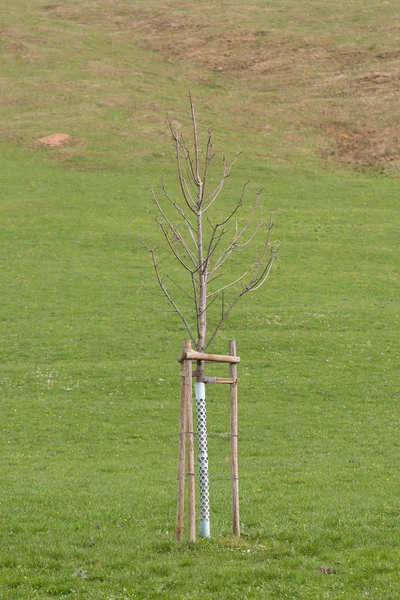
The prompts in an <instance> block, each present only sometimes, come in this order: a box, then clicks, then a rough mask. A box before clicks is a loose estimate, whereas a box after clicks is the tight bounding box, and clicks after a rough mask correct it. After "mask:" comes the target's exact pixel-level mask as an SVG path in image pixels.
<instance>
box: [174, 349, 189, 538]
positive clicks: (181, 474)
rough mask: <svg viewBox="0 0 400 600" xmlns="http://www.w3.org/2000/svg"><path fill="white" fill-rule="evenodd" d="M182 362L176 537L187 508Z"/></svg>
mask: <svg viewBox="0 0 400 600" xmlns="http://www.w3.org/2000/svg"><path fill="white" fill-rule="evenodd" d="M186 344H187V342H184V343H183V344H182V352H185V350H186ZM186 362H187V361H184V362H183V363H181V385H180V403H179V438H178V440H179V441H178V502H177V510H176V539H177V540H181V539H182V535H183V516H184V510H185V430H186V374H185V364H186Z"/></svg>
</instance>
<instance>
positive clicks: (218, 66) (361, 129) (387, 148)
mask: <svg viewBox="0 0 400 600" xmlns="http://www.w3.org/2000/svg"><path fill="white" fill-rule="evenodd" d="M44 10H45V11H47V12H48V13H50V14H52V15H53V16H54V17H57V18H67V19H72V20H78V21H83V22H85V23H89V24H90V23H99V22H100V23H101V24H102V25H103V26H104V25H107V27H108V28H109V29H111V30H113V31H114V32H115V33H119V34H120V36H121V38H122V39H126V37H127V36H128V37H129V38H131V39H132V40H134V41H135V42H136V43H139V44H141V45H142V46H143V47H145V48H147V49H150V50H152V51H155V52H156V53H158V54H159V55H161V56H162V57H163V59H164V60H166V61H174V62H191V63H193V64H194V65H197V67H198V71H197V75H198V77H199V78H200V79H207V77H208V76H209V73H210V71H211V72H218V73H220V74H221V75H223V76H224V78H225V80H226V81H227V83H228V84H229V83H231V85H232V84H234V85H235V86H236V87H237V86H239V87H247V88H250V89H254V90H257V91H265V92H268V93H271V92H272V93H274V97H275V98H276V99H277V101H278V104H283V105H286V110H285V113H286V115H285V116H284V117H283V118H284V120H286V121H287V124H288V127H289V129H290V128H291V125H292V126H293V125H295V126H296V129H297V130H298V129H299V128H302V127H304V128H312V129H313V130H314V132H315V134H316V138H318V142H316V148H315V151H316V152H319V153H320V154H321V155H322V156H323V157H324V158H331V159H334V160H341V161H344V162H346V163H350V164H356V165H366V166H384V165H387V164H388V163H396V162H399V160H400V142H399V140H400V109H399V102H398V94H399V91H400V64H399V59H400V48H399V47H398V45H397V44H396V40H397V39H398V34H399V32H400V23H399V22H398V21H397V22H396V21H393V20H391V21H388V20H386V19H382V20H381V21H380V22H379V23H377V24H373V25H371V24H369V25H368V26H366V25H365V24H364V23H363V22H362V21H361V22H360V23H357V22H356V23H348V24H346V23H345V19H346V15H343V22H342V23H341V22H340V18H339V16H338V19H339V24H338V26H337V29H336V30H335V26H334V23H331V28H330V27H329V23H330V20H329V16H330V17H332V15H325V19H324V16H320V17H319V19H317V17H316V16H315V14H312V13H311V12H310V13H309V14H307V9H306V8H303V9H301V8H300V7H298V8H296V7H295V6H289V8H288V10H287V11H286V16H288V17H289V18H288V20H287V26H286V27H285V28H284V29H282V28H281V26H280V25H281V20H282V19H284V18H285V11H284V10H283V9H282V8H277V9H268V8H261V7H258V6H243V5H242V6H240V5H237V6H235V5H229V4H228V3H227V4H226V5H225V6H224V5H220V4H217V3H214V2H212V3H208V4H207V7H206V8H205V7H204V6H203V5H202V4H199V5H196V6H194V5H193V4H190V5H186V6H185V5H181V6H180V7H179V8H177V7H176V4H170V5H168V4H165V3H163V4H161V5H160V4H158V5H157V4H156V5H154V6H152V7H150V8H147V9H144V8H142V7H137V6H136V7H134V6H132V5H130V6H127V5H126V2H121V1H118V0H117V1H112V2H111V1H110V0H103V1H102V2H97V3H96V5H95V6H93V4H91V3H86V6H82V5H80V6H79V5H78V4H77V3H72V5H71V3H69V4H68V5H67V4H63V3H60V2H59V3H53V4H47V5H45V6H44ZM324 22H325V25H326V27H325V31H324V27H323V25H324ZM307 25H308V27H309V28H310V27H311V28H312V27H313V26H314V27H315V30H316V33H312V32H310V31H309V30H308V31H307V27H306V26H307ZM302 27H303V28H304V29H305V31H303V30H302ZM346 28H347V30H348V34H349V38H348V39H347V37H346ZM350 34H352V35H351V36H350ZM352 39H353V40H354V39H356V40H357V39H358V42H355V41H351V40H352ZM267 100H268V101H269V98H266V101H267ZM257 102H258V103H259V106H258V107H257V108H255V107H254V108H255V112H258V113H259V114H261V113H262V112H263V106H262V105H263V103H262V102H261V105H260V98H259V97H258V101H257Z"/></svg>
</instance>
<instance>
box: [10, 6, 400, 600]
mask: <svg viewBox="0 0 400 600" xmlns="http://www.w3.org/2000/svg"><path fill="white" fill-rule="evenodd" d="M339 9H340V10H339ZM3 13H4V19H3V25H2V29H1V31H0V44H1V48H2V54H3V62H2V66H1V71H0V76H1V80H2V84H3V85H2V86H1V91H0V94H1V99H2V101H1V103H0V104H1V106H0V121H1V133H0V151H1V155H2V167H3V168H2V183H3V185H2V191H3V193H2V196H1V200H0V202H1V214H2V219H1V223H0V228H1V238H0V243H1V255H0V256H1V260H2V268H1V271H0V290H1V306H2V309H1V313H0V314H1V316H0V328H1V340H2V344H1V346H0V352H1V365H0V392H1V394H0V402H1V413H2V426H1V438H0V439H1V449H2V452H1V473H2V486H1V491H0V512H1V525H0V526H1V539H2V544H1V547H0V597H1V598H4V599H5V600H12V599H14V598H15V599H17V598H24V599H34V598H59V599H64V598H65V599H66V598H76V599H82V600H86V599H89V600H91V599H93V600H97V599H98V600H128V599H129V600H130V599H133V598H138V599H153V598H158V597H163V598H166V599H169V598H170V599H180V598H182V599H184V598H188V599H189V598H193V599H197V600H199V599H204V600H208V599H232V598H238V599H239V598H240V599H243V600H244V599H246V598H247V599H248V600H253V599H254V600H258V599H263V598H268V599H272V600H275V599H276V600H284V599H293V600H319V599H321V600H323V599H325V598H328V599H332V600H337V599H338V598H345V599H347V600H362V599H364V598H366V599H372V600H394V599H395V598H400V594H399V592H398V590H399V585H400V573H399V560H400V551H399V542H398V531H399V514H400V512H399V509H400V507H399V491H400V485H399V483H400V482H399V469H398V454H399V446H400V442H399V431H398V429H399V426H398V423H399V409H398V400H399V389H398V383H397V381H398V359H399V347H398V339H399V322H398V290H399V284H398V250H399V244H398V231H399V221H400V219H399V213H398V196H399V194H398V189H399V145H398V137H397V136H398V135H399V132H398V122H399V121H398V117H399V108H398V102H397V95H396V90H398V64H397V60H398V50H397V48H396V37H397V34H398V20H397V21H396V17H398V15H396V11H395V7H394V5H393V4H389V3H382V5H380V6H377V5H376V6H375V5H374V6H371V3H370V2H367V1H366V0H365V1H362V0H359V1H357V0H351V1H349V2H340V3H339V5H338V4H336V5H335V6H331V7H327V5H326V3H325V2H323V1H322V0H319V1H315V2H313V3H312V5H311V6H310V3H307V2H305V1H304V0H301V1H298V2H291V1H289V0H288V1H283V0H281V1H277V2H274V3H272V2H267V3H263V2H257V1H252V2H240V3H239V2H234V1H233V0H229V1H227V2H225V3H223V4H219V3H216V2H211V3H207V5H206V4H205V3H202V2H198V3H192V2H184V3H182V4H181V3H180V4H179V6H178V5H177V3H173V2H164V1H162V2H146V3H144V2H143V0H140V1H139V0H136V1H131V2H129V3H128V2H122V1H116V2H110V1H108V0H102V1H96V2H95V1H89V0H86V1H85V2H77V0H71V1H69V2H57V3H56V2H53V3H49V0H46V1H42V0H21V1H20V2H18V3H13V2H10V1H6V2H3ZM239 42H240V44H239V46H238V45H237V43H239ZM238 47H239V48H240V50H238ZM396 65H397V66H396ZM189 87H190V89H191V90H192V94H193V96H194V99H195V103H196V108H197V114H198V118H199V122H200V126H201V132H202V135H203V140H204V129H205V128H206V127H208V126H211V127H212V129H213V132H214V141H215V146H216V149H217V151H218V157H217V158H216V165H215V167H214V168H215V171H214V172H213V177H214V178H217V176H218V172H219V169H220V166H219V162H218V161H220V159H221V156H222V154H223V153H224V152H225V153H226V154H227V155H228V157H230V158H232V157H233V156H234V154H235V152H236V149H237V147H238V146H240V147H241V149H242V150H243V154H242V156H241V158H240V160H239V162H238V163H237V165H236V166H235V169H234V171H233V173H232V176H231V178H230V179H229V181H228V187H227V191H226V193H225V194H224V196H223V197H222V198H221V205H220V208H219V209H218V210H220V211H221V213H223V212H224V211H225V210H228V209H229V207H230V206H232V201H233V200H232V198H234V199H235V198H236V197H237V194H238V191H239V190H240V189H241V186H242V184H243V183H244V182H245V181H246V180H247V178H248V177H249V176H250V178H251V181H252V183H253V184H254V185H255V186H258V187H261V186H263V187H264V192H263V194H262V200H263V203H264V204H265V207H266V210H267V211H269V210H274V209H278V213H277V214H276V215H275V222H276V226H275V228H274V236H275V239H276V240H279V241H280V242H281V247H280V252H279V254H280V258H279V261H278V262H277V263H276V264H275V265H274V267H273V270H272V272H271V275H270V278H269V280H268V281H267V283H266V285H265V287H264V288H262V290H260V291H259V292H258V293H257V295H256V294H254V296H253V295H251V296H249V297H245V298H244V299H243V302H242V303H241V304H239V305H238V307H237V308H236V309H235V311H234V312H233V314H232V315H231V317H230V318H229V319H228V321H227V322H226V324H225V326H224V328H223V330H222V331H221V334H220V336H219V337H218V338H217V340H216V342H215V344H214V346H213V348H212V350H213V351H215V352H220V353H224V354H225V353H226V351H227V343H228V340H229V339H231V338H235V339H236V340H237V346H238V353H239V355H240V356H241V363H240V366H239V469H240V498H241V521H242V536H241V538H240V539H236V538H234V537H232V536H231V523H230V497H229V489H230V482H229V481H228V479H226V477H227V476H228V475H229V440H227V439H226V438H225V436H224V435H221V434H225V433H226V432H227V431H228V430H229V413H228V402H229V399H228V395H227V390H226V389H225V387H224V386H220V387H222V388H223V389H222V390H221V389H220V387H218V386H214V387H211V386H210V388H209V389H208V390H207V394H208V406H207V410H208V418H209V429H210V431H211V433H212V435H211V436H210V439H209V452H210V470H211V473H212V474H213V476H212V477H211V533H212V537H211V539H209V540H200V541H199V542H197V543H196V544H195V545H190V544H188V543H187V542H186V541H183V542H181V543H178V542H176V541H175V531H174V527H175V511H176V473H177V448H178V440H177V433H178V402H179V365H178V363H177V362H176V358H177V356H178V355H179V351H180V345H181V342H182V341H183V340H184V339H185V338H186V332H185V330H184V328H183V327H182V326H181V324H180V322H179V320H174V318H173V317H172V316H171V315H170V314H164V313H162V312H153V311H152V310H151V309H152V308H160V307H163V305H162V301H161V299H157V298H154V297H152V296H151V295H148V294H147V293H146V291H145V290H144V289H143V287H142V285H141V284H142V282H144V283H145V285H146V286H149V287H151V286H153V287H154V285H155V280H154V275H153V273H152V268H151V261H150V259H149V255H148V253H147V252H146V251H145V250H144V249H143V248H142V246H141V244H140V242H139V240H138V238H137V234H140V235H141V236H142V237H143V238H145V239H146V240H149V243H150V244H154V245H159V253H160V265H161V266H162V268H163V272H166V270H167V268H169V269H170V272H172V271H173V273H174V277H176V278H177V281H178V282H182V281H183V278H184V273H180V271H179V269H178V265H176V266H175V265H173V264H171V260H170V259H169V255H168V249H167V248H165V246H164V245H163V241H162V238H161V236H160V234H159V232H158V231H156V230H155V228H154V225H153V222H152V220H151V218H150V217H149V215H148V211H149V210H150V208H151V197H150V195H149V193H148V191H146V188H147V187H153V188H156V187H157V185H158V183H159V180H160V177H164V180H165V183H166V186H167V187H168V189H169V190H171V193H173V194H176V196H177V197H178V187H177V182H176V177H175V172H174V152H173V148H172V146H171V142H170V139H169V135H168V126H167V123H166V118H165V111H166V110H168V112H169V115H170V117H171V118H172V119H173V120H174V122H175V124H176V126H177V127H179V128H180V130H182V131H184V132H188V131H189V126H190V124H189V123H188V118H187V115H186V110H187V99H186V94H187V89H188V88H189ZM51 133H66V134H69V135H71V136H72V138H73V143H71V144H70V145H67V146H65V147H63V148H59V149H53V150H51V149H47V148H45V147H43V146H42V145H41V144H40V143H39V142H38V140H39V138H41V137H43V136H46V135H49V134H51ZM233 268H234V269H235V268H236V266H235V265H234V267H233ZM160 302H161V304H160ZM186 309H188V306H186ZM211 371H212V369H210V372H211ZM222 371H223V369H222ZM218 372H219V373H220V374H221V375H222V376H224V375H225V373H223V372H221V369H220V368H219V369H218ZM215 388H217V389H215Z"/></svg>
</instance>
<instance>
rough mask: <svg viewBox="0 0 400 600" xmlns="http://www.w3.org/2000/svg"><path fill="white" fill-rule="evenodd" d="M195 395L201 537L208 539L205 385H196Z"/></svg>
mask: <svg viewBox="0 0 400 600" xmlns="http://www.w3.org/2000/svg"><path fill="white" fill-rule="evenodd" d="M195 394H196V419H197V443H198V455H199V481H200V537H203V538H207V537H210V500H209V493H208V449H207V414H206V387H205V385H204V383H196V384H195Z"/></svg>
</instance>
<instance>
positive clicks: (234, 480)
mask: <svg viewBox="0 0 400 600" xmlns="http://www.w3.org/2000/svg"><path fill="white" fill-rule="evenodd" d="M192 361H196V362H197V363H199V362H200V361H201V362H203V361H204V362H215V363H227V364H229V377H206V376H205V375H204V373H203V372H202V370H201V369H199V368H198V369H197V370H194V371H193V370H192ZM178 362H179V363H180V375H181V384H180V411H179V443H178V502H177V516H176V538H177V539H178V540H181V539H182V537H183V529H184V506H185V479H186V477H187V488H188V492H187V499H188V540H189V542H194V541H196V525H195V481H194V440H193V437H194V432H193V408H192V394H193V390H192V386H193V383H192V382H193V378H196V381H197V382H201V383H205V384H227V385H229V392H230V393H229V396H230V467H231V494H232V530H233V534H234V535H236V536H240V517H239V470H238V395H237V385H238V379H237V365H238V363H239V362H240V357H239V356H236V342H235V340H230V341H229V355H219V354H205V353H204V354H203V353H201V352H196V351H194V350H192V348H191V343H190V341H186V342H184V343H183V344H182V354H181V356H180V357H179V358H178ZM185 457H186V461H185ZM185 462H186V465H185ZM185 466H186V472H185Z"/></svg>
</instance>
